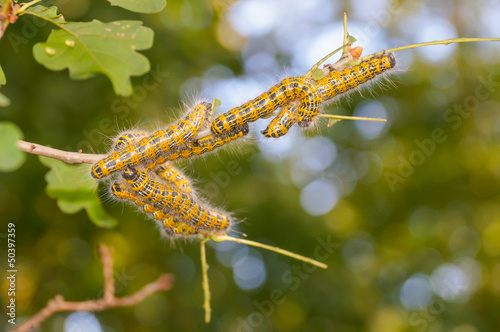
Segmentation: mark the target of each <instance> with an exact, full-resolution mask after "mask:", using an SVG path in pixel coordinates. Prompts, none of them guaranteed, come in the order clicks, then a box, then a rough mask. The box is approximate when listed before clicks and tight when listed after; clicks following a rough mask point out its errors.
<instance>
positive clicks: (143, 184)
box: [122, 166, 230, 232]
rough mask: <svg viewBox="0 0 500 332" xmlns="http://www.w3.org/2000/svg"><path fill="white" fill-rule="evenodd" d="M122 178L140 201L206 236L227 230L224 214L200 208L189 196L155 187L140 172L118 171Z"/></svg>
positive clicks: (169, 188)
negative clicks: (170, 214)
mask: <svg viewBox="0 0 500 332" xmlns="http://www.w3.org/2000/svg"><path fill="white" fill-rule="evenodd" d="M122 177H123V179H124V180H125V182H127V183H128V184H129V185H130V189H131V190H132V191H134V192H136V193H137V195H138V196H139V197H140V198H141V199H143V200H146V201H148V202H150V203H151V204H153V205H155V206H157V207H162V208H165V209H168V210H169V211H171V213H172V214H175V215H178V216H180V217H181V218H182V219H183V220H184V221H186V222H187V223H188V224H190V225H191V226H193V227H196V228H200V229H203V230H205V231H208V232H218V231H224V230H226V229H228V228H229V225H230V219H229V218H228V217H227V216H226V215H225V214H223V213H220V212H218V211H216V210H214V209H210V208H207V207H204V206H202V205H201V203H200V202H199V201H197V200H196V199H195V198H194V197H193V196H192V195H190V194H189V193H185V192H183V191H181V190H180V189H178V188H176V187H173V186H169V185H167V184H163V183H159V182H157V181H155V180H153V179H152V178H150V177H149V176H148V174H147V173H146V172H144V171H142V170H140V169H137V168H133V167H130V166H129V167H126V168H125V169H124V170H123V171H122Z"/></svg>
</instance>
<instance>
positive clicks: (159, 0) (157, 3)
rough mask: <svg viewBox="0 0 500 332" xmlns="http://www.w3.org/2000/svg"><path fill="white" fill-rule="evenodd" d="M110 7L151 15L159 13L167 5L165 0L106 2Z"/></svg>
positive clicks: (116, 0) (113, 0)
mask: <svg viewBox="0 0 500 332" xmlns="http://www.w3.org/2000/svg"><path fill="white" fill-rule="evenodd" d="M108 1H109V3H110V4H111V5H112V6H119V7H122V8H125V9H127V10H130V11H133V12H136V13H144V14H152V13H157V12H159V11H161V10H162V9H163V8H165V6H166V5H167V1H166V0H142V1H137V0H108Z"/></svg>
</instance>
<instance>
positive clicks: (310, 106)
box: [211, 77, 321, 135]
mask: <svg viewBox="0 0 500 332" xmlns="http://www.w3.org/2000/svg"><path fill="white" fill-rule="evenodd" d="M297 98H298V99H300V103H301V104H300V106H299V107H298V112H297V119H298V120H299V121H310V120H309V119H310V118H313V117H314V116H315V115H316V114H318V112H319V103H320V101H321V98H320V97H319V95H318V93H317V89H316V87H315V85H314V84H313V83H312V82H311V81H309V80H308V79H306V78H305V77H291V78H290V77H289V78H286V79H284V80H283V81H281V82H280V83H278V84H276V85H275V86H273V87H272V88H271V89H269V90H268V91H267V92H264V93H263V94H261V95H260V96H258V97H257V98H255V99H253V100H250V101H248V102H246V103H245V104H243V105H241V106H240V107H235V108H233V109H231V110H229V111H228V112H227V113H225V114H222V115H219V116H218V117H217V118H216V119H215V120H214V122H213V123H212V126H211V130H212V133H213V134H215V135H220V134H222V133H225V132H228V131H230V130H231V129H233V128H236V127H241V126H242V125H243V124H245V123H247V122H253V121H256V120H257V119H259V118H260V117H262V116H265V115H267V114H270V113H272V112H273V111H274V110H276V109H277V108H278V107H281V106H284V105H285V104H287V103H289V102H291V101H293V100H294V99H297Z"/></svg>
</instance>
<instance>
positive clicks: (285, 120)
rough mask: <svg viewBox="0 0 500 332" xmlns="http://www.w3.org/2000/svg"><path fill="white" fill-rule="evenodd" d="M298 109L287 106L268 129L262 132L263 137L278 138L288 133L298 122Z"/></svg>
mask: <svg viewBox="0 0 500 332" xmlns="http://www.w3.org/2000/svg"><path fill="white" fill-rule="evenodd" d="M296 112H297V107H295V106H290V105H287V106H285V107H283V108H282V109H281V111H280V112H279V113H278V116H276V117H275V118H274V119H273V120H272V121H271V123H269V125H268V126H267V128H266V129H264V130H262V131H261V133H262V135H264V136H266V137H272V138H277V137H281V136H283V135H285V134H286V133H288V130H290V128H291V127H292V126H293V124H294V123H296V122H297V117H296Z"/></svg>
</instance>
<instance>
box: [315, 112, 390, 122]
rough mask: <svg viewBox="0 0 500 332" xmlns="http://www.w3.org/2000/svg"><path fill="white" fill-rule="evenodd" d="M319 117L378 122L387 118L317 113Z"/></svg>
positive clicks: (385, 120)
mask: <svg viewBox="0 0 500 332" xmlns="http://www.w3.org/2000/svg"><path fill="white" fill-rule="evenodd" d="M318 116H319V117H322V118H329V119H338V120H358V121H378V122H387V119H382V118H365V117H362V116H349V115H336V114H318Z"/></svg>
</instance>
